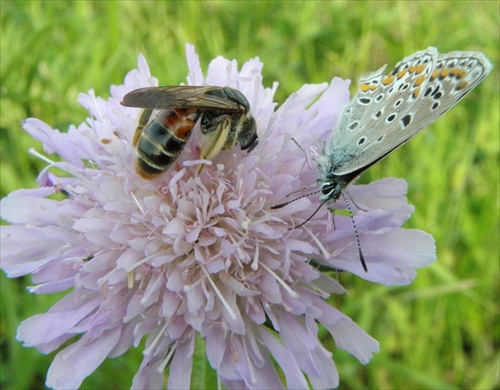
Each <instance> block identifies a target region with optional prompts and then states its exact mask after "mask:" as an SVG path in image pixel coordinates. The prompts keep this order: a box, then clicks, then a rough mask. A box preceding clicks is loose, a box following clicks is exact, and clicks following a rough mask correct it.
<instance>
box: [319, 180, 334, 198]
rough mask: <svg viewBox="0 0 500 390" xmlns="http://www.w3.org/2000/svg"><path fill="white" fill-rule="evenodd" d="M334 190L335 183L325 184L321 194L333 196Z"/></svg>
mask: <svg viewBox="0 0 500 390" xmlns="http://www.w3.org/2000/svg"><path fill="white" fill-rule="evenodd" d="M334 188H335V183H329V182H326V183H323V185H322V186H321V193H322V194H323V195H325V196H326V195H329V194H331V192H332V191H333V189H334Z"/></svg>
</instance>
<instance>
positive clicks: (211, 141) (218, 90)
mask: <svg viewBox="0 0 500 390" xmlns="http://www.w3.org/2000/svg"><path fill="white" fill-rule="evenodd" d="M121 104H122V105H124V106H128V107H140V108H143V109H144V110H143V112H142V114H141V117H140V119H139V124H138V126H137V129H136V131H135V134H134V138H133V140H132V145H133V146H135V147H136V148H137V160H136V171H137V173H138V174H139V175H140V176H141V177H143V178H144V179H153V178H155V177H156V176H158V175H160V174H161V173H163V172H165V171H166V170H167V169H168V168H169V167H170V165H172V164H173V163H174V161H175V160H176V159H177V157H179V155H180V154H181V152H182V150H183V149H184V147H185V146H186V143H187V141H188V140H189V137H190V136H191V132H192V131H193V128H194V126H195V124H196V123H197V122H198V121H200V128H201V155H200V157H201V158H202V159H211V158H212V157H214V156H215V155H217V154H218V153H219V152H220V151H221V150H230V149H232V148H233V147H234V146H235V145H236V143H237V142H239V144H240V146H241V149H242V150H247V149H248V152H250V151H251V150H252V149H253V148H255V146H256V145H257V142H258V139H257V126H256V124H255V119H254V118H253V116H252V114H251V113H250V104H249V103H248V100H247V99H246V98H245V96H243V94H242V93H241V92H239V91H237V90H235V89H233V88H229V87H211V86H204V87H195V86H176V87H149V88H140V89H136V90H134V91H132V92H130V93H128V94H127V95H125V96H124V98H123V102H121ZM153 110H160V111H159V112H158V113H157V114H156V117H155V118H154V119H153V120H152V121H150V117H151V114H152V113H153ZM201 167H203V165H201ZM201 167H200V168H199V169H198V172H199V171H201Z"/></svg>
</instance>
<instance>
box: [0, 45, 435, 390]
mask: <svg viewBox="0 0 500 390" xmlns="http://www.w3.org/2000/svg"><path fill="white" fill-rule="evenodd" d="M187 60H188V67H189V75H188V79H187V83H188V84H190V85H205V84H207V85H218V86H230V87H233V88H236V89H238V90H240V91H241V92H242V93H243V94H244V95H245V96H246V97H247V99H248V101H249V102H250V105H251V109H252V114H253V116H254V117H255V119H256V121H257V125H258V136H259V145H258V146H257V147H256V148H255V149H254V150H253V151H252V152H251V153H247V152H246V151H241V150H240V148H239V146H238V145H237V146H236V147H235V149H233V150H232V151H223V152H221V153H220V154H219V155H217V156H216V157H215V158H214V159H213V160H212V162H211V165H207V166H205V168H204V169H203V170H202V171H201V173H200V174H199V175H197V173H196V170H197V165H198V164H199V163H200V160H199V145H198V141H199V137H198V136H197V132H199V129H197V128H195V131H194V132H193V133H194V134H193V135H192V137H191V139H190V141H189V143H188V145H187V147H186V149H185V150H184V151H183V153H182V155H181V156H180V157H179V159H178V160H177V161H176V163H175V164H174V165H172V166H171V167H170V168H169V169H168V171H167V172H165V173H164V174H162V175H161V176H159V177H158V178H157V179H155V180H151V181H146V180H143V179H141V178H140V177H139V176H138V175H137V174H136V172H135V170H134V161H135V150H134V148H133V147H132V145H131V138H132V136H133V133H134V131H135V126H136V123H137V118H138V115H139V112H140V110H139V109H135V108H127V107H124V106H122V105H120V101H121V100H122V98H123V96H124V95H125V94H126V93H127V92H129V91H132V90H134V89H136V88H139V87H145V86H155V85H157V80H156V79H154V78H152V77H151V76H150V74H149V69H148V67H147V64H146V61H145V59H144V58H143V57H142V56H140V57H139V59H138V69H137V70H133V71H132V72H130V73H129V74H128V75H127V77H126V78H125V82H124V85H121V86H113V87H112V88H111V97H110V98H109V99H108V100H104V99H101V98H98V97H95V96H94V93H93V91H90V92H89V93H88V94H81V95H80V97H79V102H80V103H81V104H82V105H83V106H84V107H86V108H88V110H89V112H90V118H89V119H87V121H86V122H84V123H82V124H81V125H80V126H78V127H74V126H71V127H70V129H69V131H68V132H67V133H61V132H59V131H57V130H54V129H52V128H51V127H50V126H49V125H47V124H45V123H43V122H41V121H40V120H38V119H33V118H30V119H27V120H26V121H25V122H24V124H23V127H24V129H25V130H26V131H27V132H29V133H30V134H31V135H32V136H33V137H34V138H35V139H37V140H39V141H41V142H42V143H43V145H44V151H45V153H46V154H52V153H56V154H57V155H59V156H60V157H62V159H63V160H64V161H63V162H50V163H49V165H48V166H47V168H46V169H44V170H43V171H42V172H41V174H40V176H39V177H38V183H39V185H40V188H37V189H32V190H27V189H23V190H18V191H15V192H13V193H11V194H10V195H9V196H7V197H6V198H4V199H3V200H2V203H1V212H2V218H3V219H4V220H6V221H8V222H10V223H11V225H10V226H2V229H1V255H2V268H3V269H4V270H5V272H6V273H7V275H8V276H9V277H18V276H22V275H27V274H31V275H32V278H33V282H34V283H35V286H34V287H31V288H30V290H31V291H32V292H35V293H37V294H42V293H54V292H60V291H66V290H67V291H68V293H67V295H66V296H65V297H64V298H63V299H61V300H60V301H59V302H58V303H56V304H55V305H54V306H53V307H52V308H51V309H50V310H49V311H48V312H47V313H45V314H39V315H36V316H34V317H32V318H29V319H27V320H25V321H24V322H23V323H22V324H21V325H20V327H19V330H18V339H19V340H22V341H23V342H24V344H25V345H26V346H34V347H36V348H38V349H39V350H40V351H42V352H44V353H49V352H51V351H54V350H56V349H58V348H59V347H60V346H61V345H62V344H63V343H66V342H67V341H68V340H70V339H72V338H73V337H75V336H76V335H80V338H79V339H78V340H77V341H75V342H74V343H73V344H70V345H69V346H66V347H64V348H63V349H62V350H60V351H59V352H58V354H57V355H56V357H55V359H54V361H53V363H52V365H51V367H50V369H49V372H48V376H47V386H49V387H53V388H77V387H79V386H80V384H81V383H82V381H83V380H84V379H85V377H87V376H88V375H90V374H91V373H92V372H93V371H94V370H95V369H96V368H97V367H98V366H99V365H100V364H101V363H102V361H103V360H104V359H105V358H107V357H115V356H119V355H121V354H123V353H124V352H126V351H127V350H128V349H129V348H131V347H132V346H137V345H138V344H139V342H140V341H141V339H142V338H143V337H146V348H145V350H144V359H143V362H142V364H141V367H140V368H139V370H138V372H137V374H136V375H135V378H134V381H133V384H132V387H133V388H137V389H146V388H147V389H152V388H161V387H162V386H164V383H163V378H164V371H165V369H169V370H170V371H169V372H170V374H169V379H168V387H169V388H172V389H178V388H189V386H190V377H191V370H192V359H193V349H194V340H195V335H196V334H197V333H199V334H200V335H201V337H202V338H203V340H204V341H205V343H206V351H207V358H208V359H209V362H210V364H211V366H212V367H213V368H214V369H215V370H216V371H217V374H218V376H219V378H220V381H221V383H222V384H223V385H225V386H226V387H228V388H255V389H264V388H266V389H267V388H274V389H276V388H283V387H287V388H294V389H296V388H307V387H308V381H309V383H310V385H311V386H312V387H313V388H332V387H336V386H337V385H338V383H339V377H338V373H337V370H336V368H335V364H334V361H333V360H332V353H331V352H329V351H327V350H326V349H325V348H324V347H323V346H322V344H321V343H320V341H319V339H318V324H321V325H323V326H324V327H325V328H326V329H328V331H329V332H330V333H331V335H332V336H333V337H334V339H335V342H336V345H337V346H338V348H341V349H344V350H346V351H348V352H349V353H351V354H352V355H354V356H355V357H356V358H357V359H358V360H359V361H360V362H361V363H363V364H366V363H367V362H368V361H369V360H370V359H371V357H372V355H373V353H374V352H377V351H378V343H377V341H376V340H374V339H373V338H371V337H370V336H369V335H368V334H366V333H365V332H364V331H363V330H362V329H361V328H359V327H358V326H357V325H356V324H355V323H354V322H353V321H352V320H351V319H350V318H348V317H347V316H346V315H344V314H342V313H341V312H340V311H339V310H338V309H336V308H334V307H332V306H331V305H330V304H328V303H327V302H326V298H328V297H329V295H330V294H331V293H343V292H344V291H345V290H344V288H343V287H342V286H341V285H340V284H339V283H338V281H337V280H335V279H332V278H331V277H329V276H327V275H326V274H323V273H321V272H319V271H318V269H317V268H316V267H314V265H313V264H322V265H328V266H330V267H332V268H336V269H342V270H346V271H349V272H351V273H354V274H357V275H359V276H360V277H362V278H364V279H367V280H370V281H373V282H377V283H383V284H386V285H394V284H407V283H409V282H411V281H412V279H413V278H414V277H415V275H416V272H415V269H416V268H419V267H423V266H425V265H428V264H430V263H431V262H432V261H434V259H435V249H434V242H433V240H432V238H431V237H430V236H429V235H428V234H426V233H424V232H421V231H418V230H410V229H402V228H401V225H402V224H403V223H404V222H405V221H406V220H407V219H408V218H409V216H410V214H411V213H412V211H413V207H412V206H410V205H408V204H407V202H406V198H405V193H406V184H405V182H404V181H403V180H397V179H385V180H381V181H378V182H374V183H372V184H369V185H362V186H361V185H351V186H349V193H350V195H351V196H352V198H353V199H354V200H355V202H356V204H357V205H359V206H360V208H361V209H362V210H363V211H358V212H356V213H355V219H356V224H357V229H358V231H359V239H360V242H361V244H362V248H363V252H364V255H365V258H366V262H367V265H368V272H367V273H365V272H364V271H363V269H362V266H361V263H360V261H359V256H358V250H357V244H356V239H355V235H354V231H353V227H352V223H351V220H350V218H349V217H346V216H342V215H336V217H335V228H334V226H333V223H332V215H331V213H330V212H329V210H327V208H326V207H323V208H322V209H321V210H320V211H319V212H318V213H317V214H316V215H315V216H314V217H313V218H312V219H311V220H310V221H309V222H307V223H306V224H305V225H303V226H301V227H298V228H295V229H291V230H290V229H289V228H291V227H293V226H294V225H295V226H296V225H299V224H300V223H301V222H302V221H304V220H305V219H306V218H308V217H309V216H310V215H311V214H312V212H313V211H314V210H315V209H316V208H317V206H318V205H319V195H313V196H310V197H305V198H302V199H300V200H297V201H296V202H293V203H291V204H289V205H287V206H286V207H283V208H281V209H278V210H273V209H271V206H272V205H275V204H277V203H280V202H282V201H284V200H285V199H286V196H287V195H288V194H289V193H290V192H292V191H295V190H299V189H301V188H302V187H304V186H307V185H311V184H314V183H315V182H316V181H317V179H318V169H317V166H316V163H315V158H316V157H317V156H318V154H321V153H322V148H323V143H324V142H325V141H328V140H329V139H330V137H331V136H332V130H331V129H332V128H334V125H335V123H336V122H337V120H338V118H339V115H340V113H341V110H342V107H343V105H345V104H346V103H347V101H348V99H349V92H348V89H347V88H348V85H349V82H348V81H343V80H340V79H337V78H335V79H333V81H332V82H331V83H330V84H327V83H324V84H320V85H305V86H303V87H302V88H301V89H300V90H299V91H297V92H296V93H294V94H292V95H291V96H290V97H289V98H288V99H287V101H286V102H285V103H284V104H283V105H282V106H281V107H280V108H279V109H278V110H277V111H276V112H275V111H274V110H275V106H276V104H275V103H274V102H273V95H274V92H275V90H276V88H277V85H276V84H274V85H273V88H272V89H269V88H264V87H263V86H262V76H261V70H262V66H263V65H262V63H261V62H260V61H259V60H258V58H255V59H252V60H250V61H248V62H246V63H245V64H243V66H242V68H241V70H238V68H237V64H236V61H228V60H226V59H224V58H222V57H218V58H216V59H215V60H213V61H212V62H211V63H210V66H209V68H208V73H207V75H206V77H204V76H203V74H202V71H201V68H200V64H199V60H198V57H197V55H196V54H195V52H194V47H193V46H190V45H188V46H187ZM292 138H293V140H292ZM294 141H295V142H294ZM298 145H300V147H299V146H298ZM205 163H207V164H210V163H209V162H205ZM53 167H58V168H60V169H61V170H63V171H66V172H67V173H68V174H69V175H67V176H64V177H63V176H57V175H56V173H53V172H52V168H53ZM56 192H63V193H64V194H66V195H67V198H66V199H64V200H53V199H51V198H49V195H51V194H54V193H56ZM337 208H344V204H343V202H342V201H339V202H337ZM266 320H267V322H266ZM265 322H266V324H268V325H269V324H271V325H272V327H273V328H274V329H275V330H276V331H274V330H272V329H271V326H264V323H265ZM273 360H275V361H276V362H277V363H278V366H279V367H280V369H281V370H282V372H283V373H284V377H285V379H286V383H282V381H281V380H280V379H279V376H278V374H277V372H276V370H275V368H274V365H273Z"/></svg>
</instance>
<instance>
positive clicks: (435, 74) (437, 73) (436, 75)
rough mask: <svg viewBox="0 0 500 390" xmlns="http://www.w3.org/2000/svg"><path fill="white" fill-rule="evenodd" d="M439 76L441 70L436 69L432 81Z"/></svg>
mask: <svg viewBox="0 0 500 390" xmlns="http://www.w3.org/2000/svg"><path fill="white" fill-rule="evenodd" d="M438 76H439V69H436V70H435V71H434V72H432V74H431V80H434V79H435V78H436V77H438Z"/></svg>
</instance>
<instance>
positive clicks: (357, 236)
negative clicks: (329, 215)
mask: <svg viewBox="0 0 500 390" xmlns="http://www.w3.org/2000/svg"><path fill="white" fill-rule="evenodd" d="M342 197H343V198H344V200H345V203H346V205H347V209H348V210H349V215H350V216H351V221H352V226H353V227H354V233H356V242H357V244H358V253H359V260H360V261H361V265H362V266H363V269H364V270H365V272H368V267H367V266H366V262H365V257H364V256H363V251H362V250H361V242H360V241H359V234H358V228H357V227H356V222H355V221H354V216H353V215H352V211H351V205H350V204H349V201H348V200H347V197H346V196H345V195H344V193H343V192H342ZM316 211H318V210H316ZM314 214H316V212H314ZM314 214H313V215H314ZM309 219H310V218H309Z"/></svg>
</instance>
